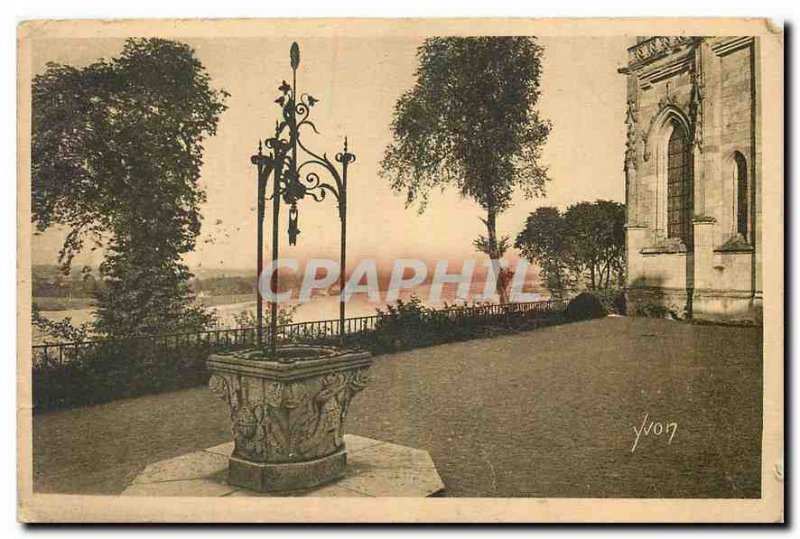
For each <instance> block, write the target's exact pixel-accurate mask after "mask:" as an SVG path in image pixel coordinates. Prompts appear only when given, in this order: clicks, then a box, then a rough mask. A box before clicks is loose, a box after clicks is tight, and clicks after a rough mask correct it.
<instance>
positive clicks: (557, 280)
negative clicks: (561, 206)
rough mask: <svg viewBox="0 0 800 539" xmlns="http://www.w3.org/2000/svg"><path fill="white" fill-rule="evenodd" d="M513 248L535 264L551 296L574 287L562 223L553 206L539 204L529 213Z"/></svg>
mask: <svg viewBox="0 0 800 539" xmlns="http://www.w3.org/2000/svg"><path fill="white" fill-rule="evenodd" d="M514 247H516V248H517V249H519V250H520V252H521V253H522V256H524V257H525V258H526V259H528V260H530V261H531V262H534V261H535V262H536V263H537V264H538V266H539V272H540V275H541V277H542V280H543V281H544V286H545V288H547V289H548V290H549V291H550V293H551V295H552V296H553V297H559V298H560V297H562V295H563V292H564V291H566V290H570V289H572V288H573V287H574V286H575V276H574V275H573V274H572V272H571V271H570V267H571V265H572V252H571V249H570V247H571V246H570V242H569V241H568V238H567V230H566V224H565V222H564V216H563V215H561V212H559V211H558V209H557V208H553V207H542V208H537V209H536V211H535V212H533V213H531V214H530V215H529V216H528V219H527V220H526V222H525V229H524V230H523V231H522V232H520V233H519V234H518V235H517V239H516V241H515V242H514Z"/></svg>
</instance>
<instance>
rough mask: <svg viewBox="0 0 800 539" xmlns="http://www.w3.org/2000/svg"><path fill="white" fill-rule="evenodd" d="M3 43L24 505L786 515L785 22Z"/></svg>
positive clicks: (35, 38)
mask: <svg viewBox="0 0 800 539" xmlns="http://www.w3.org/2000/svg"><path fill="white" fill-rule="evenodd" d="M18 40H19V73H18V75H19V76H18V89H19V113H18V122H19V131H18V133H19V142H18V152H19V178H18V190H19V214H18V238H19V259H18V283H19V304H18V333H19V356H18V388H19V392H18V418H19V423H18V444H19V474H18V489H19V518H20V519H21V520H23V521H26V522H354V523H362V522H453V523H468V522H498V523H512V522H781V521H782V520H783V497H784V494H783V488H784V486H783V482H784V469H783V448H784V446H783V440H784V431H783V323H784V321H783V30H782V29H781V28H779V27H776V26H774V25H773V24H771V23H769V22H768V21H766V20H755V19H750V20H744V19H716V20H714V19H701V20H697V19H653V20H647V19H635V20H634V19H631V20H624V19H619V20H615V19H595V20H591V19H587V20H577V19H576V20H568V19H564V20H524V19H492V20H479V19H456V20H443V19H442V20H435V19H434V20H413V19H406V20H386V19H384V20H377V19H373V20H358V19H352V20H348V19H342V20H322V19H319V20H312V19H309V20H279V19H275V20H258V19H251V20H215V21H214V20H203V21H201V20H180V21H175V20H138V21H91V20H84V21H28V22H24V23H22V24H20V26H19V35H18Z"/></svg>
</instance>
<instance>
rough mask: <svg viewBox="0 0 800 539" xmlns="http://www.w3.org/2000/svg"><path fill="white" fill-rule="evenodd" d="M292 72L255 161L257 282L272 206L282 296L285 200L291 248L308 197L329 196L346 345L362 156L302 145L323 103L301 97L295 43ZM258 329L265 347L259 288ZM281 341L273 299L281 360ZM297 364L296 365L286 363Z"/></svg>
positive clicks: (274, 281) (275, 277)
mask: <svg viewBox="0 0 800 539" xmlns="http://www.w3.org/2000/svg"><path fill="white" fill-rule="evenodd" d="M289 59H290V65H291V67H292V83H291V85H290V84H289V83H288V82H287V81H285V80H284V81H283V82H282V83H281V85H280V86H279V87H278V90H279V91H280V95H279V96H278V98H277V99H276V100H275V103H277V104H278V106H279V107H280V108H281V117H280V119H278V120H276V122H275V135H274V136H273V137H271V138H267V139H264V140H263V141H262V140H259V141H258V153H257V154H256V155H253V156H252V157H251V158H250V161H251V163H252V164H254V165H256V167H257V171H258V194H257V196H258V204H257V211H258V216H257V219H258V226H257V239H256V243H257V247H256V248H257V252H256V270H257V278H258V279H260V278H261V273H262V271H263V269H264V214H265V210H266V203H267V201H268V200H271V201H272V253H271V256H272V275H271V281H270V288H271V290H272V292H273V295H275V294H277V293H278V291H279V288H278V287H279V284H280V282H279V280H280V276H279V274H278V269H277V268H276V262H277V260H278V254H279V235H278V227H279V223H280V207H281V199H282V200H283V202H284V203H285V204H286V205H287V206H289V228H288V230H287V232H288V237H289V245H296V244H297V237H298V235H299V234H300V228H299V209H298V205H297V203H298V202H299V201H300V200H303V199H304V198H306V197H308V198H311V199H312V200H314V201H316V202H321V201H322V200H324V199H325V196H326V194H327V193H330V194H331V195H333V197H334V198H335V199H336V202H337V204H338V209H339V222H340V225H341V233H340V236H341V242H340V256H339V270H340V271H339V328H338V329H339V334H340V336H341V337H342V339H344V329H345V326H344V318H345V267H346V260H347V259H346V247H347V168H348V166H349V165H350V163H352V162H354V161H355V160H356V156H355V155H354V154H352V153H350V152H349V151H348V148H347V137H345V138H344V145H343V149H342V151H341V152H339V153H337V154H336V155H335V157H334V160H335V162H336V163H337V164H338V165H339V167H340V168H341V172H340V171H339V168H337V165H336V164H334V163H333V162H332V161H331V160H330V159H329V158H328V155H327V154H326V153H322V154H321V155H320V154H318V153H316V152H314V151H312V150H310V149H309V148H308V147H307V146H306V145H305V144H304V143H303V141H302V140H301V131H302V130H303V129H311V130H312V131H313V132H315V133H319V131H317V128H316V126H315V125H314V123H313V122H312V121H311V120H310V119H309V116H310V114H311V109H313V108H314V105H316V104H317V102H318V101H319V100H318V99H317V98H315V97H314V96H312V95H310V94H306V93H298V89H297V68H298V66H299V65H300V47H299V46H298V45H297V43H296V42H295V43H292V46H291V49H290V50H289ZM270 177H271V178H272V189H271V192H270V193H269V194H267V193H268V189H267V184H268V183H269V179H270ZM256 323H257V325H258V327H257V339H258V346H259V347H263V346H264V335H263V305H262V297H261V291H260V289H259V287H258V286H256ZM277 340H278V303H277V301H275V298H273V301H271V302H270V326H269V339H268V344H269V351H270V355H271V356H272V357H274V358H277V359H279V360H280V358H279V357H278V356H277V351H276V347H277ZM286 360H287V361H291V360H290V359H286Z"/></svg>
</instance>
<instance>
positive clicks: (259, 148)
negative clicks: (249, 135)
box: [258, 139, 263, 155]
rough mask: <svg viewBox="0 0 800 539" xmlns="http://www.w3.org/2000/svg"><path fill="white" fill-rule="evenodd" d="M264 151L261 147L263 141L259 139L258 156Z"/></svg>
mask: <svg viewBox="0 0 800 539" xmlns="http://www.w3.org/2000/svg"><path fill="white" fill-rule="evenodd" d="M262 150H263V148H262V146H261V139H258V155H261V154H262Z"/></svg>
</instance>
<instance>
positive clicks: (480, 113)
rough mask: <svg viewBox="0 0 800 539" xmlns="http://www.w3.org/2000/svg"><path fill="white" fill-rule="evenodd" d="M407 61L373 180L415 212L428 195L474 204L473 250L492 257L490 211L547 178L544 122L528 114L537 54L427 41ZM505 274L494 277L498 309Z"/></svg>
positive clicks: (497, 247)
mask: <svg viewBox="0 0 800 539" xmlns="http://www.w3.org/2000/svg"><path fill="white" fill-rule="evenodd" d="M417 56H418V59H419V67H418V68H417V72H416V79H417V80H416V84H415V85H414V87H413V88H412V89H411V90H409V91H407V92H406V93H404V94H403V95H402V96H401V97H400V99H399V100H398V102H397V104H396V105H395V110H394V118H393V121H392V126H391V129H392V134H393V142H392V143H391V144H390V145H389V146H388V147H387V149H386V152H385V154H384V158H383V161H382V163H381V172H382V175H383V176H384V177H385V178H388V179H389V180H390V181H391V185H392V188H393V189H394V190H395V191H397V192H403V191H405V193H406V206H407V207H408V206H411V205H413V204H414V203H416V202H418V203H419V211H420V212H422V211H424V210H425V208H426V205H427V202H428V197H429V194H430V191H431V190H432V189H434V188H442V189H444V188H446V187H455V188H456V189H457V190H458V192H459V193H460V194H461V195H462V196H464V197H469V198H472V199H473V200H475V201H476V202H477V203H478V204H479V205H480V207H481V208H482V209H483V210H484V211H485V212H486V216H485V218H481V221H482V222H483V223H484V226H485V227H486V235H485V236H484V235H481V236H480V237H479V238H477V239H476V240H475V242H474V245H475V247H476V248H477V249H478V250H479V251H481V252H483V253H485V254H487V255H488V256H489V257H490V258H491V259H492V260H499V259H500V258H501V257H502V256H503V254H504V253H505V250H506V249H507V248H508V247H509V246H510V241H509V239H508V238H507V237H502V238H499V237H498V235H497V216H498V214H500V213H502V212H503V211H504V210H506V209H507V208H508V207H509V206H510V205H511V197H512V194H513V191H514V189H515V188H517V187H518V188H521V189H522V192H523V194H524V195H525V196H526V197H533V196H542V195H544V192H545V182H546V181H547V179H548V178H547V169H546V168H544V167H542V166H541V165H540V163H539V161H540V157H541V148H542V145H543V144H544V143H545V141H546V140H547V136H548V134H549V133H550V123H549V122H547V121H546V120H543V119H541V118H540V117H539V115H538V113H537V111H536V108H535V107H536V104H537V102H538V99H539V91H540V90H539V81H540V77H541V58H542V47H541V46H539V45H538V43H537V42H536V39H535V38H532V37H470V38H461V37H448V38H431V39H427V40H425V42H424V43H423V45H422V46H420V47H419V49H418V50H417ZM511 275H512V273H511V271H510V270H508V269H503V270H502V271H500V272H499V277H498V281H497V292H498V294H499V295H500V298H501V301H503V302H505V301H507V299H508V294H507V290H508V284H509V283H510V279H511Z"/></svg>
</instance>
